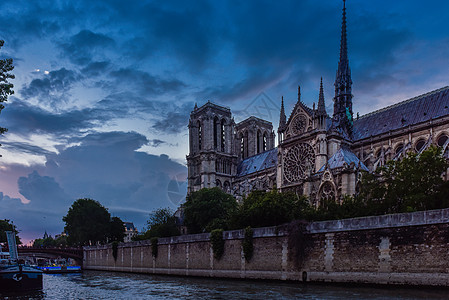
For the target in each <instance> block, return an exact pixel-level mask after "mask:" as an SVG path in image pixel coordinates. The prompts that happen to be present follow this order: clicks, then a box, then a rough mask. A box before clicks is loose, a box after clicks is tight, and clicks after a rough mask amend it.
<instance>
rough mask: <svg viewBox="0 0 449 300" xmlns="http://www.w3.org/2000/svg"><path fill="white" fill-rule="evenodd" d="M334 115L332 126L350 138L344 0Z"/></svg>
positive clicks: (350, 112)
mask: <svg viewBox="0 0 449 300" xmlns="http://www.w3.org/2000/svg"><path fill="white" fill-rule="evenodd" d="M334 85H335V97H334V116H333V120H332V126H333V127H334V128H335V129H336V130H337V131H338V132H340V133H342V134H343V135H344V136H345V137H346V138H349V139H351V138H352V127H353V124H352V116H353V112H352V80H351V69H350V68H349V59H348V41H347V33H346V1H345V0H343V17H342V25H341V41H340V60H339V62H338V69H337V76H336V78H335V84H334Z"/></svg>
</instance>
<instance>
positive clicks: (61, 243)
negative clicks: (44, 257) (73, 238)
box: [55, 235, 68, 248]
mask: <svg viewBox="0 0 449 300" xmlns="http://www.w3.org/2000/svg"><path fill="white" fill-rule="evenodd" d="M67 245H68V242H67V236H66V235H60V236H58V238H57V239H55V246H56V247H62V248H64V247H67Z"/></svg>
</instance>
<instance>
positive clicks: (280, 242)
mask: <svg viewBox="0 0 449 300" xmlns="http://www.w3.org/2000/svg"><path fill="white" fill-rule="evenodd" d="M289 228H290V229H289ZM292 228H293V226H290V227H289V226H288V225H284V226H279V227H268V228H257V229H254V239H253V245H254V254H253V257H252V258H251V260H250V261H249V262H247V261H246V260H245V259H244V257H243V249H242V246H241V244H242V240H243V237H244V231H243V230H235V231H227V232H225V233H224V239H225V251H224V254H223V257H222V258H221V259H220V260H217V259H215V258H214V257H213V251H212V248H211V245H210V242H209V234H207V233H206V234H196V235H186V236H180V237H172V238H161V239H159V245H158V256H157V257H156V258H155V257H153V255H152V253H151V244H150V242H149V241H140V242H132V243H123V244H120V245H119V246H118V254H117V260H114V258H113V256H112V248H111V246H98V247H85V248H84V268H85V269H95V270H110V271H127V272H139V273H155V274H176V275H188V276H207V277H231V278H255V279H278V280H299V281H302V280H306V281H324V282H363V283H379V284H409V285H438V286H449V259H448V258H447V257H448V255H449V209H443V210H435V211H428V212H417V213H409V214H395V215H388V216H376V217H367V218H356V219H347V220H338V221H326V222H315V223H310V224H309V225H308V226H307V229H306V230H305V231H304V232H302V237H300V236H299V235H298V236H297V235H296V234H297V232H296V233H295V232H294V231H292ZM295 239H297V240H295Z"/></svg>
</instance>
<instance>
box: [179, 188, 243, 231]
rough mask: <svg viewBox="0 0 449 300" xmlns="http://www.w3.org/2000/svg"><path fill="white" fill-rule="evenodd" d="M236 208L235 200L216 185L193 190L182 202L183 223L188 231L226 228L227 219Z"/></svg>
mask: <svg viewBox="0 0 449 300" xmlns="http://www.w3.org/2000/svg"><path fill="white" fill-rule="evenodd" d="M236 209H237V201H236V200H235V198H234V197H232V196H231V195H229V194H226V193H225V192H223V191H222V190H221V189H219V188H218V187H214V188H204V189H201V190H199V191H197V192H193V193H192V194H190V195H189V196H188V197H187V201H186V203H185V204H184V225H185V226H186V227H187V230H188V231H189V233H200V232H206V231H211V230H213V229H218V228H221V229H227V221H228V220H229V218H230V217H231V215H232V214H234V212H235V210H236Z"/></svg>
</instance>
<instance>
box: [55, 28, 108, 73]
mask: <svg viewBox="0 0 449 300" xmlns="http://www.w3.org/2000/svg"><path fill="white" fill-rule="evenodd" d="M114 45H115V41H114V39H112V38H110V37H109V36H106V35H105V34H102V33H94V32H92V31H90V30H87V29H83V30H81V31H80V32H78V33H77V34H75V35H73V36H71V37H70V38H69V40H68V41H67V42H65V43H62V44H61V45H60V47H61V49H62V50H63V51H64V55H65V56H66V57H68V58H69V59H70V60H71V61H72V62H73V63H75V64H78V65H87V64H89V63H91V62H92V60H93V58H94V57H96V56H98V57H103V51H105V50H106V49H108V48H111V47H113V46H114Z"/></svg>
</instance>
